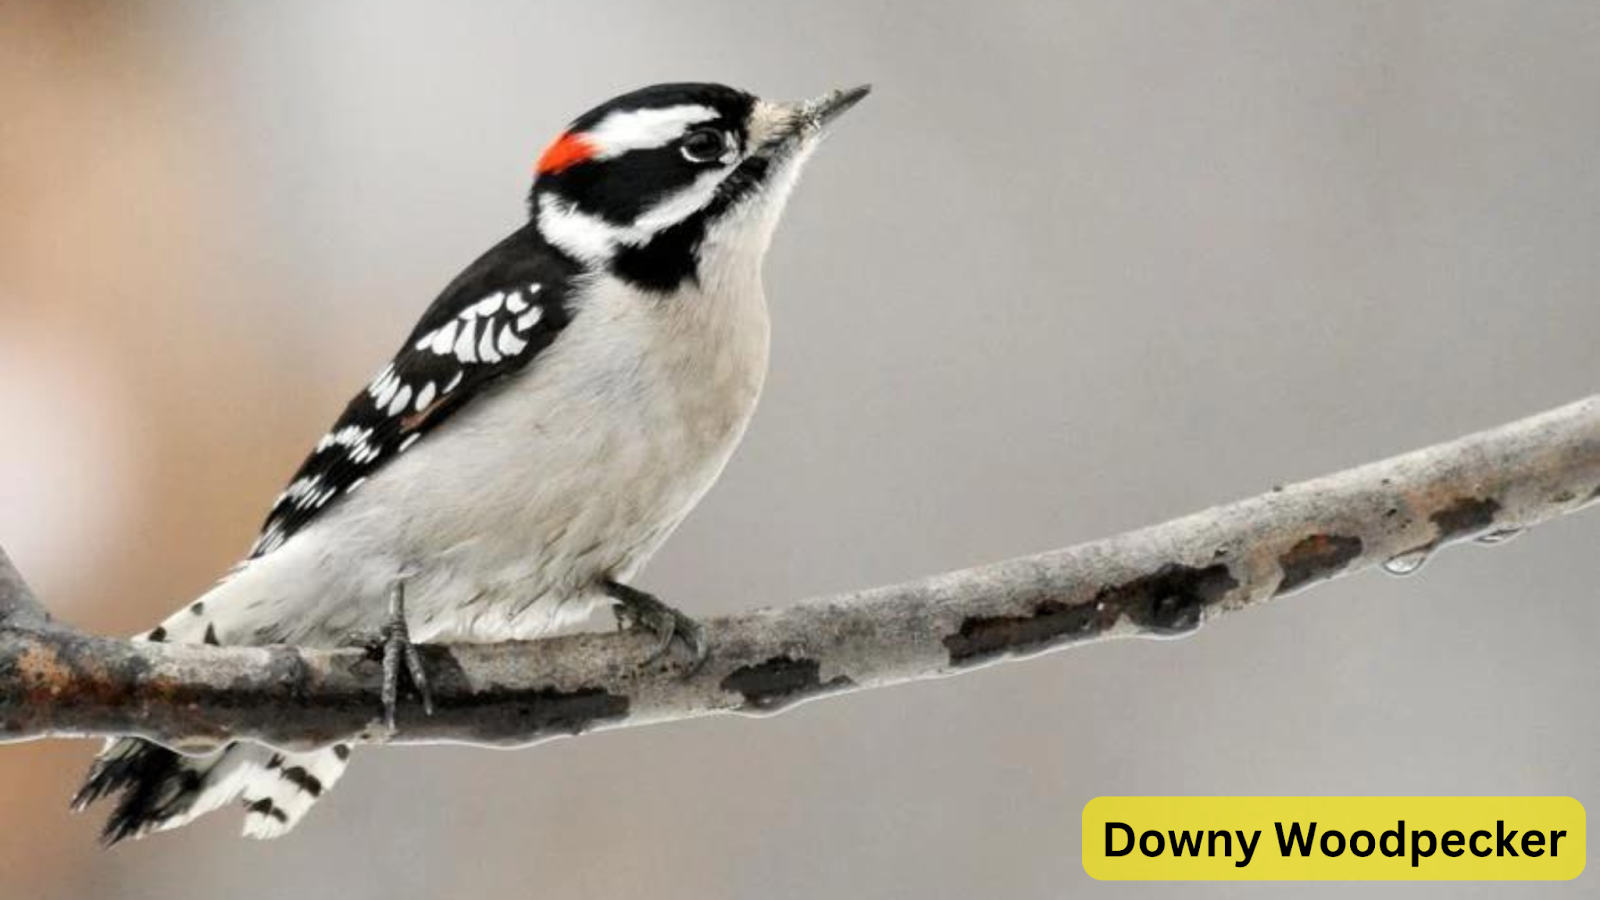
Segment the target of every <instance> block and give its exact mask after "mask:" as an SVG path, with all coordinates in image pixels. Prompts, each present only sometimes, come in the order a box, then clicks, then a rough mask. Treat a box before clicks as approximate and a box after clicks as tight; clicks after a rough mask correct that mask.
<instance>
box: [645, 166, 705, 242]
mask: <svg viewBox="0 0 1600 900" xmlns="http://www.w3.org/2000/svg"><path fill="white" fill-rule="evenodd" d="M727 174H728V173H727V170H726V169H711V170H708V171H705V172H701V173H700V174H699V175H698V176H696V177H695V179H694V181H692V182H690V184H689V186H688V187H685V188H682V189H680V190H677V191H675V192H673V193H671V194H668V195H667V196H666V197H665V198H663V199H662V200H660V201H658V202H657V203H656V205H654V206H652V207H650V208H649V209H647V210H645V211H644V212H643V213H640V214H639V217H638V218H637V219H634V220H633V227H634V229H635V230H638V231H645V232H656V231H660V230H661V229H663V228H666V227H668V226H670V225H676V224H678V223H679V222H682V221H683V220H684V219H687V218H689V217H690V216H692V215H694V214H695V213H696V212H698V211H699V210H700V209H701V208H703V207H704V206H705V205H706V204H707V203H710V202H711V196H712V195H713V194H715V193H716V192H717V185H718V184H721V183H722V178H723V176H725V175H727Z"/></svg>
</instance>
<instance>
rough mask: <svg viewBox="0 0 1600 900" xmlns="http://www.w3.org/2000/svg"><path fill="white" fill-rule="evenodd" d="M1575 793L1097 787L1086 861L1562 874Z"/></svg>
mask: <svg viewBox="0 0 1600 900" xmlns="http://www.w3.org/2000/svg"><path fill="white" fill-rule="evenodd" d="M1584 843H1585V836H1584V812H1583V804H1581V803H1579V802H1578V801H1577V800H1574V799H1573V798H1571V797H1096V798H1095V799H1093V800H1091V801H1089V804H1088V805H1087V806H1085V807H1084V808H1083V868H1084V869H1085V870H1086V871H1087V872H1088V873H1089V875H1090V877H1092V878H1097V879H1101V880H1106V881H1564V880H1567V879H1570V878H1576V877H1578V873H1580V872H1582V871H1583V864H1584Z"/></svg>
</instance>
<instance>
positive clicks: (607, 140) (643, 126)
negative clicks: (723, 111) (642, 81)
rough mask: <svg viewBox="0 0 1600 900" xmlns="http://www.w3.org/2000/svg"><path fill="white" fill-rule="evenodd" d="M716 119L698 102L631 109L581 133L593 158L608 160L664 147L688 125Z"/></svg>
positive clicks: (714, 114) (711, 110)
mask: <svg viewBox="0 0 1600 900" xmlns="http://www.w3.org/2000/svg"><path fill="white" fill-rule="evenodd" d="M716 117H717V111H716V110H714V109H712V108H711V107H709V106H701V105H699V104H697V103H689V104H683V105H681V106H668V107H663V108H661V109H632V110H622V111H618V112H614V113H611V114H610V115H608V116H606V117H605V118H604V119H601V120H600V123H599V124H598V125H596V126H594V127H593V128H590V129H589V130H588V131H585V132H583V139H584V140H585V141H587V142H588V143H589V144H590V146H592V147H594V149H595V154H594V155H595V156H596V157H599V158H601V159H607V158H610V157H613V156H621V155H622V154H624V153H627V152H628V151H630V150H648V149H651V148H654V147H664V146H666V145H667V144H669V143H671V142H672V141H675V140H677V139H678V138H680V137H682V136H683V133H684V132H685V131H687V130H688V129H689V126H691V125H695V124H698V123H700V122H707V121H710V120H711V119H715V118H716Z"/></svg>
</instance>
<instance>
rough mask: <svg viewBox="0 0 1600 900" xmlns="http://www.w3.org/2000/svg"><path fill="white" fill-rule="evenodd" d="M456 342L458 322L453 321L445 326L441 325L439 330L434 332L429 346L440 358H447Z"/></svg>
mask: <svg viewBox="0 0 1600 900" xmlns="http://www.w3.org/2000/svg"><path fill="white" fill-rule="evenodd" d="M455 341H456V320H455V319H451V320H450V321H448V322H446V323H444V324H443V325H440V326H439V328H438V330H436V331H434V333H433V338H432V339H431V341H430V342H429V345H430V349H431V350H433V352H434V353H437V354H439V355H440V356H445V355H447V354H449V352H450V347H451V345H452V344H454V343H455ZM419 349H420V348H419Z"/></svg>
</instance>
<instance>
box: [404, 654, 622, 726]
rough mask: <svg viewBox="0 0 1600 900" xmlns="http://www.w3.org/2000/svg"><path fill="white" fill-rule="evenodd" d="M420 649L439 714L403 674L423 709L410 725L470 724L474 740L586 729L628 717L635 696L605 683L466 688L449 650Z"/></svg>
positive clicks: (415, 702) (406, 687)
mask: <svg viewBox="0 0 1600 900" xmlns="http://www.w3.org/2000/svg"><path fill="white" fill-rule="evenodd" d="M417 649H418V651H420V652H421V654H422V664H423V667H424V668H425V669H426V670H427V672H428V680H429V681H431V682H432V683H433V686H434V687H433V706H434V715H433V716H431V717H427V716H423V715H422V714H421V712H420V708H421V698H420V697H418V696H417V694H416V691H415V689H414V688H413V686H412V685H411V684H410V683H409V682H410V679H402V681H401V685H402V690H403V693H405V694H406V695H408V696H409V699H410V701H411V704H412V705H414V707H415V708H416V709H418V712H417V714H416V716H415V717H414V718H412V719H411V720H410V722H409V725H408V726H407V727H406V730H408V731H421V732H423V733H426V732H427V731H429V730H430V728H431V727H432V726H434V725H440V726H443V727H442V729H441V730H443V731H445V732H447V733H455V732H457V731H460V730H462V729H463V728H464V729H465V731H466V733H467V735H466V736H467V738H468V739H469V740H479V741H486V742H489V743H495V744H513V743H516V744H526V743H529V742H530V741H535V740H540V739H542V738H546V737H553V736H555V735H563V734H582V733H583V732H585V731H588V730H590V729H591V728H593V727H595V726H596V725H598V724H601V723H603V722H610V721H617V720H621V719H625V718H627V717H628V710H629V707H630V705H631V701H630V700H629V698H628V697H627V696H626V695H624V694H613V693H611V692H610V691H607V690H606V689H604V688H600V687H584V688H576V689H574V690H561V689H559V688H554V687H540V688H530V689H525V690H510V689H508V688H505V687H494V688H491V689H489V690H486V691H482V692H476V691H471V690H463V689H462V688H463V687H464V685H465V682H466V676H465V675H464V674H463V673H462V672H461V664H460V663H459V662H457V661H456V659H455V657H454V656H453V655H451V653H450V652H449V651H448V650H446V649H445V648H443V647H439V646H430V645H426V644H424V645H421V646H419V647H418V648H417ZM373 709H374V710H376V709H377V707H376V706H374V707H373Z"/></svg>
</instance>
